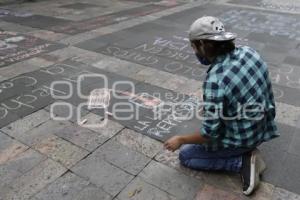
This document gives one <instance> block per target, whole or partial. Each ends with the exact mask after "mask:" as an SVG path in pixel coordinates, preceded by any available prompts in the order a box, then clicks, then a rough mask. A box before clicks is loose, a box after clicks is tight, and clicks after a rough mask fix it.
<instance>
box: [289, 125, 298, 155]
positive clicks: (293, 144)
mask: <svg viewBox="0 0 300 200" xmlns="http://www.w3.org/2000/svg"><path fill="white" fill-rule="evenodd" d="M288 152H289V153H291V154H294V155H297V156H300V132H299V129H296V131H295V134H294V135H293V137H292V141H291V143H290V146H289V148H288Z"/></svg>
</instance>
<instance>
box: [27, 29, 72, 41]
mask: <svg viewBox="0 0 300 200" xmlns="http://www.w3.org/2000/svg"><path fill="white" fill-rule="evenodd" d="M29 34H30V35H32V36H34V37H37V38H41V39H44V40H49V41H53V42H54V41H58V40H61V39H63V38H65V37H67V35H65V34H62V33H55V32H52V31H47V30H34V31H31V32H29Z"/></svg>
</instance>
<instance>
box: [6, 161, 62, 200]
mask: <svg viewBox="0 0 300 200" xmlns="http://www.w3.org/2000/svg"><path fill="white" fill-rule="evenodd" d="M66 171H67V169H65V168H64V167H62V166H61V165H60V164H58V163H56V162H54V161H52V160H50V159H47V160H45V161H44V162H42V163H40V164H39V165H37V166H35V167H34V168H33V169H31V170H30V171H29V172H27V173H26V174H24V175H22V176H20V177H18V178H17V179H15V180H14V181H13V182H12V183H11V184H10V186H9V188H10V190H7V191H5V193H4V194H3V196H4V199H29V198H30V197H31V196H32V195H34V194H36V193H37V192H39V191H40V190H41V189H42V188H44V187H45V186H47V185H48V184H49V183H51V182H53V181H54V180H55V179H57V178H58V177H60V176H61V175H62V174H63V173H65V172H66Z"/></svg>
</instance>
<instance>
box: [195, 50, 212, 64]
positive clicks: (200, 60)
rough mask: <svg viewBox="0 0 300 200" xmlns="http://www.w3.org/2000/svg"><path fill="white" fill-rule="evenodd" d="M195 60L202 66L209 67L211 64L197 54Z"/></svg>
mask: <svg viewBox="0 0 300 200" xmlns="http://www.w3.org/2000/svg"><path fill="white" fill-rule="evenodd" d="M195 55H196V57H197V59H198V60H199V62H200V63H201V64H202V65H210V64H211V62H210V61H209V60H207V59H206V58H204V57H202V56H200V55H199V54H198V53H195Z"/></svg>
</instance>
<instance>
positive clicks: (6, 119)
mask: <svg viewBox="0 0 300 200" xmlns="http://www.w3.org/2000/svg"><path fill="white" fill-rule="evenodd" d="M0 109H1V119H0V128H2V127H5V126H7V125H8V124H10V123H12V122H14V121H16V120H18V119H20V117H19V116H18V115H16V114H13V113H11V112H8V113H7V110H6V109H5V108H2V107H1V108H0ZM6 113H7V114H6Z"/></svg>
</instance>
